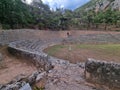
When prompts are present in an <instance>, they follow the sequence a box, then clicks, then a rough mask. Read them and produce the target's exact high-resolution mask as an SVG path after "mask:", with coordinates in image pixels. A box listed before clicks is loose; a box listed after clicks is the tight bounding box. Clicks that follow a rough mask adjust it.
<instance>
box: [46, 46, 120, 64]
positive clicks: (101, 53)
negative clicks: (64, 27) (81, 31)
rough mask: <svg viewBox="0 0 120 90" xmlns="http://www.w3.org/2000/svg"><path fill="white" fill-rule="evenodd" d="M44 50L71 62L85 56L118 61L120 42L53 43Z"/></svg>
mask: <svg viewBox="0 0 120 90" xmlns="http://www.w3.org/2000/svg"><path fill="white" fill-rule="evenodd" d="M44 51H45V52H46V53H48V54H49V55H51V56H55V57H58V58H61V59H65V60H69V61H70V62H72V63H76V62H84V61H86V60H87V58H94V59H98V60H106V61H114V62H120V44H96V45H95V44H94V45H93V44H88V45H87V44H71V45H70V44H66V45H55V46H52V47H49V48H47V49H45V50H44Z"/></svg>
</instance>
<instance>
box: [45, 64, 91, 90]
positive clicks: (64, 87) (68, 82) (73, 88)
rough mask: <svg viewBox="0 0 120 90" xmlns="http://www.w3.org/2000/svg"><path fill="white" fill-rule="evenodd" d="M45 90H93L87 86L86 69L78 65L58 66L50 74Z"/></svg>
mask: <svg viewBox="0 0 120 90" xmlns="http://www.w3.org/2000/svg"><path fill="white" fill-rule="evenodd" d="M45 90H93V88H92V87H89V86H86V85H85V79H84V69H82V68H81V67H79V66H78V65H76V64H62V65H60V64H58V65H55V67H54V69H53V70H51V71H49V73H48V81H47V84H46V86H45Z"/></svg>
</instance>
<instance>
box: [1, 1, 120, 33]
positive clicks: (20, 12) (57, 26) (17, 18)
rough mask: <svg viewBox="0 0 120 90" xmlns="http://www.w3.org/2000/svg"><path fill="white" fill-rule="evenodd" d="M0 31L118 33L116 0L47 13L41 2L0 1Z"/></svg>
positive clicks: (119, 9) (119, 19)
mask: <svg viewBox="0 0 120 90" xmlns="http://www.w3.org/2000/svg"><path fill="white" fill-rule="evenodd" d="M0 13H1V14H0V28H2V29H16V28H18V29H19V28H33V29H44V30H66V29H68V30H69V29H95V30H97V29H100V30H118V31H119V30H120V0H90V2H88V3H86V4H85V5H83V6H81V7H79V8H77V9H76V10H74V11H72V10H68V9H62V8H56V10H51V9H50V7H49V6H48V5H46V4H44V3H43V2H42V1H41V0H33V2H32V3H31V4H26V2H25V1H23V0H0Z"/></svg>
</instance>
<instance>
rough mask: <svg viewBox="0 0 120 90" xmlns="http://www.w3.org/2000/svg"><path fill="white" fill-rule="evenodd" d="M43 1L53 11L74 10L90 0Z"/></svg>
mask: <svg viewBox="0 0 120 90" xmlns="http://www.w3.org/2000/svg"><path fill="white" fill-rule="evenodd" d="M42 1H43V3H45V4H48V5H49V6H50V8H53V9H55V8H64V9H71V10H74V9H76V8H78V7H79V6H81V5H83V4H85V3H86V2H88V1H90V0H42ZM27 2H28V3H30V2H31V0H27Z"/></svg>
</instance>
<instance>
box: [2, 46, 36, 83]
mask: <svg viewBox="0 0 120 90" xmlns="http://www.w3.org/2000/svg"><path fill="white" fill-rule="evenodd" d="M0 52H2V54H3V56H4V60H3V61H2V63H1V65H0V84H6V83H8V82H10V81H11V80H13V79H14V78H15V77H17V76H19V75H20V74H23V75H25V76H28V75H30V74H32V73H33V72H34V71H35V70H36V67H35V66H34V65H32V64H31V63H29V61H25V60H22V59H19V58H16V57H14V56H11V55H10V54H8V52H7V50H6V47H2V48H0Z"/></svg>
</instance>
